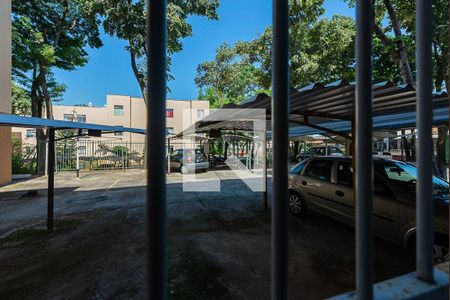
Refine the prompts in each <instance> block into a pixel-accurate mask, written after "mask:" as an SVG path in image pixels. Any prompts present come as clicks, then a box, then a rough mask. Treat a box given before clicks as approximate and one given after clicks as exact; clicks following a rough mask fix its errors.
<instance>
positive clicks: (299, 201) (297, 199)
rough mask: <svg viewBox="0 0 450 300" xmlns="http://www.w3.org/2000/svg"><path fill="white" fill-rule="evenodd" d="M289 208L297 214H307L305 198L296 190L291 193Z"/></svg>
mask: <svg viewBox="0 0 450 300" xmlns="http://www.w3.org/2000/svg"><path fill="white" fill-rule="evenodd" d="M289 210H290V211H291V213H293V214H294V215H296V216H300V217H302V216H305V215H306V212H307V208H306V205H305V201H304V200H303V198H302V197H301V196H300V195H299V194H297V193H296V192H291V193H289Z"/></svg>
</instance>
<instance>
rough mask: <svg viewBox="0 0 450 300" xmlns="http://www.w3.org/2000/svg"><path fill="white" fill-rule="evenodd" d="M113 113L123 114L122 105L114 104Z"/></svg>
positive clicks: (116, 114)
mask: <svg viewBox="0 0 450 300" xmlns="http://www.w3.org/2000/svg"><path fill="white" fill-rule="evenodd" d="M114 115H115V116H123V105H114Z"/></svg>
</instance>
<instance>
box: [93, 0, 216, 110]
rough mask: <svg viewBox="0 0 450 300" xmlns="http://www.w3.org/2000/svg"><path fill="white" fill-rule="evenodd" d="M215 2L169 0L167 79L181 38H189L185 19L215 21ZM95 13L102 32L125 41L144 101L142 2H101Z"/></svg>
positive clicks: (143, 4)
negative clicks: (198, 17) (194, 16)
mask: <svg viewBox="0 0 450 300" xmlns="http://www.w3.org/2000/svg"><path fill="white" fill-rule="evenodd" d="M218 6H219V0H169V2H168V6H167V19H168V45H167V51H168V69H167V71H168V79H172V76H171V75H170V64H171V55H172V54H174V53H176V52H179V51H181V50H182V49H183V43H182V39H183V38H186V37H189V36H192V34H193V32H192V26H191V25H190V24H189V23H188V17H189V16H193V15H197V16H204V17H207V18H209V19H218V14H217V8H218ZM99 11H100V12H101V14H102V16H103V17H104V22H103V27H104V29H105V32H106V33H108V34H109V35H111V36H115V37H117V38H119V39H121V40H125V41H126V42H127V46H126V50H127V51H128V52H129V54H130V63H131V67H132V69H133V73H134V75H135V77H136V80H137V82H138V84H139V87H140V90H141V93H142V96H143V97H144V100H145V101H146V102H147V99H146V93H145V89H146V81H147V79H146V66H147V57H148V45H147V41H146V30H147V25H146V24H147V23H146V22H147V21H146V12H147V6H146V1H145V0H135V1H133V0H103V1H100V6H99Z"/></svg>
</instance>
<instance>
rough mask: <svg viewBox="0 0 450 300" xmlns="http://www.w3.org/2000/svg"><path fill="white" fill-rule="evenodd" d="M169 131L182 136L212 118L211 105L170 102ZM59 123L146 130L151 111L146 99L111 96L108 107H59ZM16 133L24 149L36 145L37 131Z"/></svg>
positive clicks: (135, 137) (131, 138)
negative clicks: (81, 123)
mask: <svg viewBox="0 0 450 300" xmlns="http://www.w3.org/2000/svg"><path fill="white" fill-rule="evenodd" d="M166 106H167V110H166V129H167V134H168V135H173V134H177V133H179V132H181V131H182V130H183V129H185V128H186V127H187V126H190V125H191V124H193V123H195V122H196V121H197V120H199V119H201V118H203V117H204V116H206V115H208V114H209V103H208V101H200V100H167V103H166ZM53 115H54V119H55V120H65V121H77V122H86V123H95V124H102V125H111V126H123V127H132V128H141V129H145V128H146V120H147V109H146V105H145V103H144V99H142V98H135V97H130V96H122V95H108V96H107V98H106V104H105V105H104V106H99V107H96V106H92V105H75V106H73V105H71V106H68V105H55V106H54V107H53ZM13 133H14V134H15V135H16V136H17V137H21V138H22V141H23V145H35V144H36V138H35V134H36V131H35V129H32V128H28V129H26V128H13ZM101 139H102V140H109V141H123V142H129V143H139V142H142V143H143V142H144V141H145V137H144V136H143V135H140V134H132V133H128V132H125V133H112V134H104V135H102V137H101Z"/></svg>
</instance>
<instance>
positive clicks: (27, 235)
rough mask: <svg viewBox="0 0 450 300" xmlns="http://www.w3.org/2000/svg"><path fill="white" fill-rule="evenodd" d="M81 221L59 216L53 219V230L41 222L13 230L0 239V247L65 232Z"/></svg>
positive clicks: (31, 241) (34, 240) (78, 224)
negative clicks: (50, 230) (59, 217)
mask: <svg viewBox="0 0 450 300" xmlns="http://www.w3.org/2000/svg"><path fill="white" fill-rule="evenodd" d="M82 223H83V221H82V220H80V219H75V218H61V219H55V221H54V230H53V232H49V231H48V230H47V229H46V228H45V227H44V226H43V225H42V224H40V225H36V226H34V227H29V228H24V229H20V230H17V231H14V232H13V233H11V234H10V235H8V236H6V237H5V238H3V239H0V249H1V248H4V247H5V246H7V245H9V244H13V245H18V244H28V243H33V242H36V241H39V240H42V239H45V238H49V237H51V236H54V235H55V234H61V233H65V232H68V231H71V230H73V229H75V228H77V227H78V226H80V225H81V224H82Z"/></svg>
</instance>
